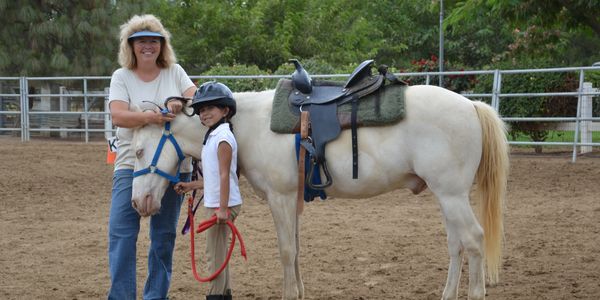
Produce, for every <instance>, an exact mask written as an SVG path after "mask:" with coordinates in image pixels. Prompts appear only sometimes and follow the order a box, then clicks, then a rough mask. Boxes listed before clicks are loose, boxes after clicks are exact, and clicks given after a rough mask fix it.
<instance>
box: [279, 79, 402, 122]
mask: <svg viewBox="0 0 600 300" xmlns="http://www.w3.org/2000/svg"><path fill="white" fill-rule="evenodd" d="M328 84H339V85H343V84H344V83H343V82H328ZM405 88H406V86H405V85H400V84H389V85H386V86H385V88H383V89H382V90H381V91H380V92H379V93H378V94H377V93H376V94H371V95H368V96H366V97H364V98H361V99H359V100H358V102H359V105H358V112H357V124H358V126H385V125H391V124H394V123H397V122H399V121H400V120H402V118H404V112H405V110H404V91H405ZM292 90H293V87H292V81H291V80H289V79H281V80H279V82H278V83H277V87H276V88H275V96H274V99H273V111H272V113H271V130H272V131H273V132H276V133H297V132H299V130H300V117H299V115H298V114H297V111H294V107H292V106H291V105H290V104H289V101H288V97H289V95H290V93H291V92H292ZM351 109H352V106H351V103H345V104H343V105H341V106H338V112H337V117H338V120H339V121H340V124H341V126H342V128H349V126H350V114H351Z"/></svg>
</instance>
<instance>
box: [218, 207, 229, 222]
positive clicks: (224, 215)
mask: <svg viewBox="0 0 600 300" xmlns="http://www.w3.org/2000/svg"><path fill="white" fill-rule="evenodd" d="M215 215H216V216H217V223H219V224H223V223H227V220H228V219H229V212H228V210H227V209H224V210H221V209H219V210H217V211H215Z"/></svg>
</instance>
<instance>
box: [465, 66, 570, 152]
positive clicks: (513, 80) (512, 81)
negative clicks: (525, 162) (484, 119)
mask: <svg viewBox="0 0 600 300" xmlns="http://www.w3.org/2000/svg"><path fill="white" fill-rule="evenodd" d="M543 59H544V58H539V59H530V60H524V59H521V60H520V61H519V66H522V67H523V68H524V69H526V68H533V66H535V65H537V64H540V63H543V61H541V60H543ZM510 66H513V65H512V62H509V63H506V66H505V67H506V68H508V67H510ZM501 68H502V66H501ZM491 80H492V78H482V79H481V80H480V82H479V83H478V84H477V85H476V87H475V92H477V93H489V87H491V86H492V82H491ZM578 81H579V79H578V76H577V74H575V73H572V72H570V73H569V72H567V73H518V74H504V75H503V77H502V87H501V92H502V91H506V92H507V93H552V92H574V91H577V88H578ZM499 112H500V114H501V115H502V116H504V117H574V116H575V115H576V112H577V98H575V97H561V96H544V97H503V98H501V99H500V107H499ZM547 125H549V124H547V123H543V122H533V121H532V122H528V121H525V122H513V123H511V124H510V126H511V130H510V134H511V136H512V137H513V138H516V136H519V135H526V136H529V137H530V139H531V140H532V141H545V140H546V138H547V137H548V130H543V129H542V128H546V127H547ZM541 149H542V148H541V147H536V151H541Z"/></svg>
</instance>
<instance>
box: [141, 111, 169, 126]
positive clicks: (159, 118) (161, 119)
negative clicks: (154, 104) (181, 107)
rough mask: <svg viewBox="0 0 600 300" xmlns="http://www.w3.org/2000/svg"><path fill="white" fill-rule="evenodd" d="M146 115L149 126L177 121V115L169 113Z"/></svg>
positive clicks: (152, 112)
mask: <svg viewBox="0 0 600 300" xmlns="http://www.w3.org/2000/svg"><path fill="white" fill-rule="evenodd" d="M144 115H145V117H146V120H147V123H148V124H158V125H163V124H165V123H166V122H171V121H173V120H174V119H175V115H174V114H172V113H169V112H168V113H161V112H156V111H145V112H144Z"/></svg>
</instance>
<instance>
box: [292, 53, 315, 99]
mask: <svg viewBox="0 0 600 300" xmlns="http://www.w3.org/2000/svg"><path fill="white" fill-rule="evenodd" d="M289 61H290V62H291V63H293V64H294V67H296V71H294V73H292V84H293V85H294V87H295V88H296V89H298V90H299V91H300V92H301V93H303V94H310V93H311V92H312V79H311V78H310V75H308V72H306V70H305V69H304V68H303V67H302V65H301V64H300V62H299V61H298V60H297V59H290V60H289Z"/></svg>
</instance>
